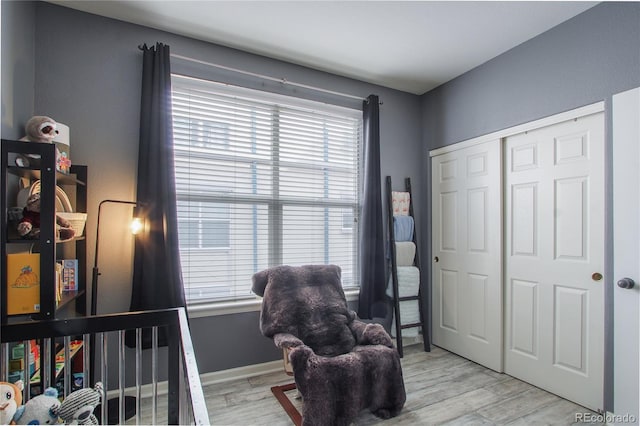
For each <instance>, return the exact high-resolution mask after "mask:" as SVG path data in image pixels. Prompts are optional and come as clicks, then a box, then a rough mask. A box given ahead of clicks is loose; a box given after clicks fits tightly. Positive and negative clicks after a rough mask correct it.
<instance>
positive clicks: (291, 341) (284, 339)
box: [273, 333, 304, 349]
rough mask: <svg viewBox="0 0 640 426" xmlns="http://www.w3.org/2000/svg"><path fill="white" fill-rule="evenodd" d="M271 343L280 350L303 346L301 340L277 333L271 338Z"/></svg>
mask: <svg viewBox="0 0 640 426" xmlns="http://www.w3.org/2000/svg"><path fill="white" fill-rule="evenodd" d="M273 343H274V344H275V345H276V346H277V347H279V348H280V349H285V348H287V349H289V348H295V347H297V346H302V345H304V343H303V342H302V340H300V339H298V338H297V337H296V336H294V335H293V334H289V333H277V334H276V335H274V336H273Z"/></svg>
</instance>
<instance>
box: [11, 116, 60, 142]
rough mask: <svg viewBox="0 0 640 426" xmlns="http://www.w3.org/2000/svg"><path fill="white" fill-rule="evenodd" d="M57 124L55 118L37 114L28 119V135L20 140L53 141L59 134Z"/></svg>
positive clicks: (26, 127) (26, 128)
mask: <svg viewBox="0 0 640 426" xmlns="http://www.w3.org/2000/svg"><path fill="white" fill-rule="evenodd" d="M57 125H58V123H56V122H55V120H54V119H53V118H49V117H47V116H44V115H35V116H33V117H31V118H30V119H29V121H27V125H26V126H25V130H26V132H27V135H26V136H25V137H23V138H22V139H20V140H21V141H29V142H45V143H51V142H52V141H53V138H55V137H56V136H57V135H58V130H57V129H56V127H57Z"/></svg>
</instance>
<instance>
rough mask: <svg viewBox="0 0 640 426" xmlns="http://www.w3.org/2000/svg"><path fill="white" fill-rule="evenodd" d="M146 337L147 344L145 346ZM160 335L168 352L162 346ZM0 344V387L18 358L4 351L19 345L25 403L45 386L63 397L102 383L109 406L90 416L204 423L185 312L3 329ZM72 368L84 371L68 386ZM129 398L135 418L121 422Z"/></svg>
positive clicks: (142, 421) (141, 421)
mask: <svg viewBox="0 0 640 426" xmlns="http://www.w3.org/2000/svg"><path fill="white" fill-rule="evenodd" d="M147 333H148V334H150V336H151V338H150V343H145V345H144V346H143V334H144V335H145V336H144V337H146V334H147ZM161 334H162V335H163V336H164V337H166V338H165V339H164V340H166V342H165V343H166V347H164V346H162V347H160V344H159V340H160V339H159V335H161ZM127 335H128V336H129V338H128V339H126V336H127ZM0 339H1V342H2V347H1V350H0V380H2V381H11V380H10V377H9V373H10V370H11V369H10V362H16V361H18V362H19V360H16V359H15V356H14V355H15V354H14V353H10V352H15V351H13V350H12V349H13V348H14V347H15V345H16V343H22V344H23V346H22V348H23V353H24V354H23V355H22V356H23V359H22V362H21V363H20V362H19V364H20V365H22V366H23V368H24V370H23V371H24V373H27V374H26V378H25V377H24V373H23V377H22V379H23V381H24V383H25V386H24V391H23V399H24V401H25V402H26V401H28V400H29V399H30V398H32V397H33V396H35V395H36V394H37V393H41V392H42V391H43V390H44V389H46V388H48V387H58V388H59V393H60V395H61V396H64V397H66V396H67V395H69V394H70V393H71V392H72V391H73V390H74V384H75V386H78V383H77V381H78V380H79V381H81V383H80V387H93V385H94V384H95V383H96V382H102V386H103V389H104V390H105V396H104V397H103V400H107V399H108V400H109V403H105V402H104V401H103V403H102V404H101V407H100V408H99V409H98V410H96V411H98V412H94V414H95V415H96V416H97V417H98V418H99V419H107V420H108V424H181V425H182V424H196V425H200V424H202V425H204V424H209V415H208V412H207V407H206V404H205V400H204V394H203V392H202V387H201V383H200V376H199V373H198V367H197V364H196V358H195V354H194V350H193V345H192V342H191V335H190V333H189V327H188V323H187V317H186V314H185V311H184V308H176V309H166V310H156V311H142V312H128V313H123V314H110V315H97V316H93V317H80V318H72V319H56V320H51V321H34V322H21V323H16V324H8V325H3V326H2V333H1V336H0ZM32 341H35V342H36V344H37V345H38V352H39V354H40V356H39V358H40V362H39V367H40V369H39V376H38V374H31V372H30V369H29V365H30V353H31V350H32V347H31V343H30V342H32ZM131 341H134V343H135V344H134V345H132V344H131ZM126 343H129V346H131V347H128V346H127V344H126ZM60 344H62V349H60V350H57V349H56V347H57V346H59V345H60ZM133 346H135V347H133ZM147 346H149V348H146V347H147ZM18 352H19V351H18ZM12 358H13V359H12ZM56 358H57V359H56ZM62 358H64V359H62ZM56 363H57V366H56ZM78 365H81V370H82V373H81V375H78V374H77V373H76V375H77V376H79V377H77V378H75V379H76V382H75V383H74V376H73V373H72V370H73V368H72V366H73V367H75V370H78V369H80V367H78ZM34 376H35V377H34ZM13 379H15V377H13ZM127 400H129V401H134V405H135V407H134V408H135V415H134V416H133V417H135V419H134V418H133V417H131V418H127V417H128V416H127V410H128V408H129V407H127V405H126V401H127ZM114 404H115V405H116V407H114V408H112V409H110V407H109V406H111V405H114ZM110 411H111V415H110V413H109V412H110ZM114 413H117V414H114ZM134 422H135V423H134ZM101 424H107V421H101Z"/></svg>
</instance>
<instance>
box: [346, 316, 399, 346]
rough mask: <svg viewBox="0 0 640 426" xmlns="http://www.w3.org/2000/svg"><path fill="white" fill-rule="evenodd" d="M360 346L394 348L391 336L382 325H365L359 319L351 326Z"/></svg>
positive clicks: (352, 322)
mask: <svg viewBox="0 0 640 426" xmlns="http://www.w3.org/2000/svg"><path fill="white" fill-rule="evenodd" d="M349 328H351V331H352V332H353V335H354V336H355V338H356V343H357V344H358V345H383V346H386V347H388V348H393V347H394V346H393V340H391V336H389V333H387V331H386V330H385V329H384V327H383V326H382V325H380V324H374V323H365V322H362V321H360V320H358V319H354V320H353V321H351V324H350V325H349Z"/></svg>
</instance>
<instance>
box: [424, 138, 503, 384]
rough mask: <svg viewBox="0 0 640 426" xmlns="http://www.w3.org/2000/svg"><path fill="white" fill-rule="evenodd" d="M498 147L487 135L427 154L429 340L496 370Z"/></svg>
mask: <svg viewBox="0 0 640 426" xmlns="http://www.w3.org/2000/svg"><path fill="white" fill-rule="evenodd" d="M500 152H501V150H500V141H499V140H495V141H493V142H488V143H484V144H481V145H476V146H473V147H470V148H465V149H463V150H459V151H454V152H450V153H446V154H442V155H439V156H435V157H433V159H432V187H433V193H432V197H433V198H432V202H433V210H432V224H433V226H432V229H433V250H432V251H433V256H434V262H433V270H432V278H433V343H434V344H435V345H437V346H441V347H443V348H445V349H448V350H450V351H452V352H455V353H458V354H460V355H462V356H464V357H466V358H469V359H471V360H473V361H476V362H478V363H480V364H482V365H485V366H487V367H489V368H492V369H494V370H497V371H502V312H503V303H502V268H501V256H502V254H501V251H502V247H501V245H502V231H501V230H502V227H501V222H502V217H501V173H500V167H501V166H500V164H501V158H500V155H501V154H500ZM436 259H437V261H436Z"/></svg>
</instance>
